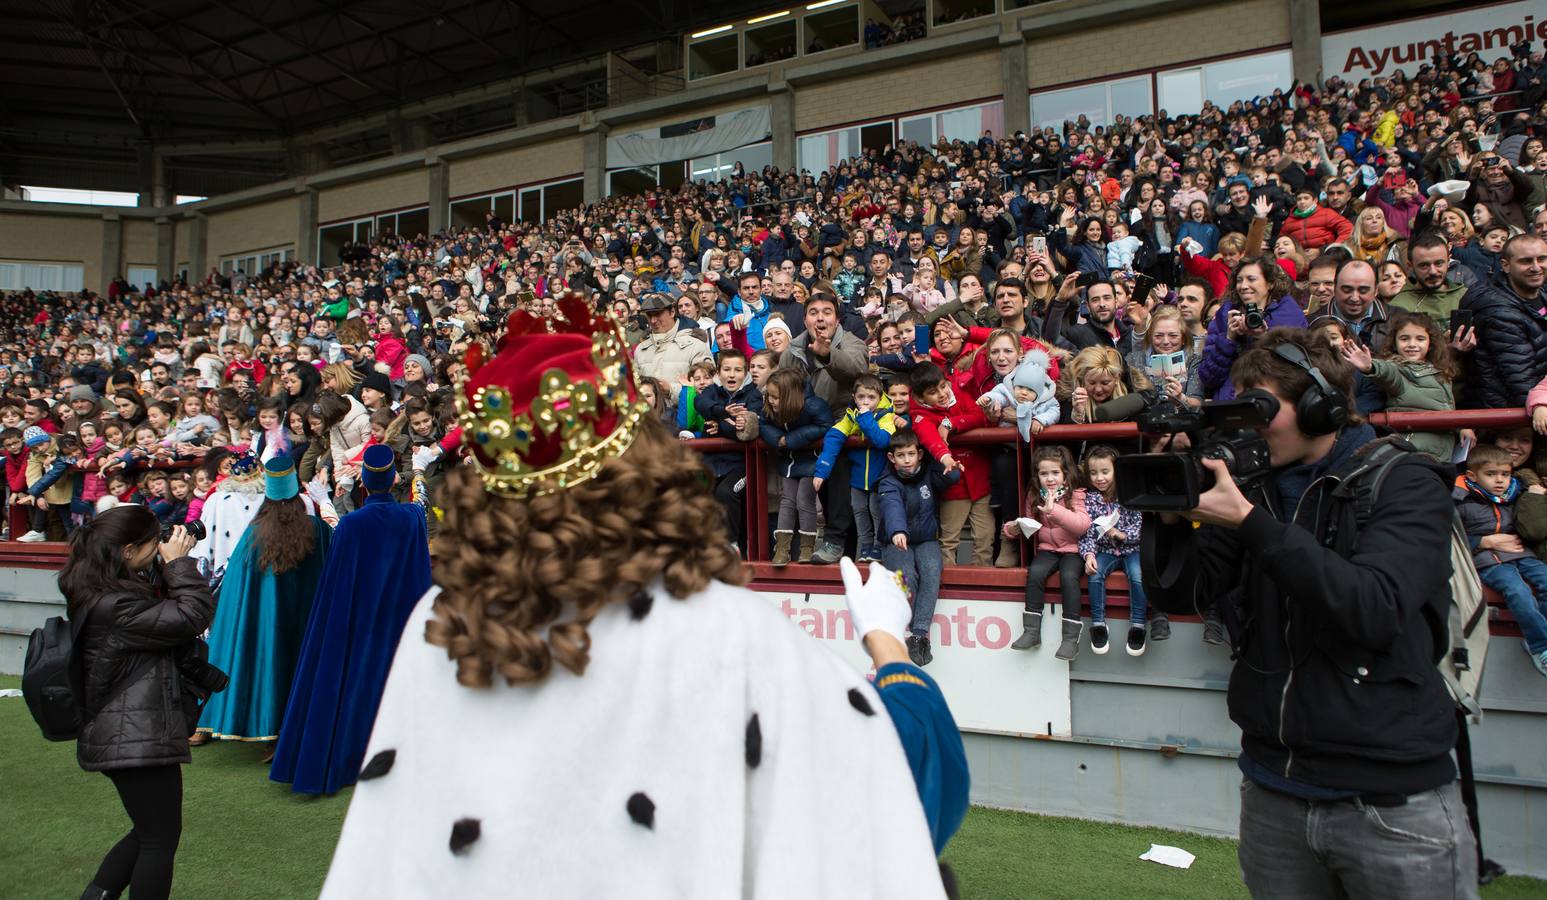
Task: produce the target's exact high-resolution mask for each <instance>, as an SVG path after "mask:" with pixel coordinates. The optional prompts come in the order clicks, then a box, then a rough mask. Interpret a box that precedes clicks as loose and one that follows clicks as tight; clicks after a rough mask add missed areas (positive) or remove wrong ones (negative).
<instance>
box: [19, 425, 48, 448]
mask: <svg viewBox="0 0 1547 900" xmlns="http://www.w3.org/2000/svg"><path fill="white" fill-rule="evenodd" d="M21 439H22V441H23V442H24V443H26V445H27V446H28V447H41V446H43V445H44V444H46V443H48V441H49V437H48V432H46V431H44V430H43V429H41V428H39V427H38V426H36V425H29V426H28V427H27V430H26V431H23V432H22V433H21Z"/></svg>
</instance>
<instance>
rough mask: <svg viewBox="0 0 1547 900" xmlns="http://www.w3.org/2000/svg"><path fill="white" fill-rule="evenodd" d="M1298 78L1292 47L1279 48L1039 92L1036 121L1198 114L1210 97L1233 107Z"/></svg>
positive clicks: (1103, 121)
mask: <svg viewBox="0 0 1547 900" xmlns="http://www.w3.org/2000/svg"><path fill="white" fill-rule="evenodd" d="M1293 81H1294V63H1293V60H1292V57H1291V54H1290V52H1289V51H1288V50H1274V51H1271V52H1268V53H1258V54H1253V55H1251V56H1239V57H1235V58H1233V59H1226V60H1220V61H1218V62H1211V63H1203V64H1201V65H1195V66H1184V67H1182V68H1178V69H1167V70H1165V71H1159V72H1154V73H1152V74H1144V75H1136V76H1132V77H1129V78H1119V79H1115V80H1113V81H1105V82H1099V83H1096V84H1084V85H1080V86H1078V87H1071V88H1062V89H1059V90H1054V91H1043V92H1041V93H1037V94H1033V95H1032V97H1031V125H1032V127H1033V128H1043V127H1047V126H1052V127H1054V128H1057V127H1059V126H1061V125H1063V123H1064V122H1074V121H1078V120H1079V119H1080V117H1081V116H1084V117H1085V119H1086V121H1088V122H1089V123H1090V125H1092V126H1097V125H1100V126H1106V125H1110V124H1112V120H1113V119H1114V118H1115V117H1117V116H1147V115H1151V114H1153V113H1154V112H1155V111H1156V109H1157V108H1158V109H1161V110H1164V111H1165V112H1166V114H1167V115H1170V116H1180V115H1194V114H1196V113H1198V112H1199V111H1201V110H1202V109H1203V104H1204V102H1205V101H1208V102H1211V103H1213V104H1214V105H1215V106H1221V107H1228V106H1229V105H1230V104H1232V103H1234V102H1236V101H1237V100H1250V99H1252V98H1253V97H1259V96H1262V95H1264V94H1271V93H1272V92H1273V91H1274V90H1276V89H1279V88H1288V87H1289V86H1290V84H1292V83H1293Z"/></svg>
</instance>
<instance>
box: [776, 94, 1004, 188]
mask: <svg viewBox="0 0 1547 900" xmlns="http://www.w3.org/2000/svg"><path fill="white" fill-rule="evenodd" d="M985 132H989V133H992V134H993V136H994V137H995V138H999V137H1002V136H1003V134H1004V102H1003V101H1000V100H995V101H993V102H991V103H981V104H977V105H974V106H963V107H958V108H956V109H946V110H939V111H936V112H929V113H919V114H917V115H906V116H900V117H898V118H897V119H883V120H881V121H878V122H869V123H865V124H861V125H850V126H848V127H845V128H836V129H833V130H832V131H823V132H818V133H816V134H807V135H801V136H800V137H799V138H798V139H797V140H796V144H795V155H796V165H797V167H799V168H801V169H805V170H806V171H809V172H812V173H820V172H823V171H825V170H827V169H828V168H830V167H832V166H834V165H837V164H838V162H839V161H841V160H845V159H850V158H852V157H855V156H859V155H860V154H862V153H863V152H865V151H867V150H877V151H879V150H884V149H885V148H886V147H887V146H888V145H890V144H892V143H894V142H895V141H896V140H897V139H898V137H897V136H898V135H899V134H900V135H901V139H902V140H905V141H917V142H918V143H920V144H923V145H924V146H931V145H934V144H936V143H938V142H940V141H942V140H944V141H975V140H977V139H978V138H980V137H982V136H983V134H984V133H985Z"/></svg>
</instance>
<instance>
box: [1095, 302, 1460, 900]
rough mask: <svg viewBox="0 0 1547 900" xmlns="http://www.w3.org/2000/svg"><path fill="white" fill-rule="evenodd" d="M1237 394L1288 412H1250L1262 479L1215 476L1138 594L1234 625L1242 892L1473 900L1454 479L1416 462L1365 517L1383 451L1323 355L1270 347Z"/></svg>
mask: <svg viewBox="0 0 1547 900" xmlns="http://www.w3.org/2000/svg"><path fill="white" fill-rule="evenodd" d="M1231 378H1232V380H1233V381H1234V382H1235V384H1236V386H1237V388H1238V389H1239V390H1241V391H1247V390H1249V389H1256V391H1262V392H1266V394H1268V395H1271V396H1272V398H1273V399H1274V400H1276V401H1277V403H1276V406H1277V409H1276V411H1275V410H1273V406H1274V405H1275V404H1274V403H1273V400H1269V399H1268V398H1267V397H1266V396H1262V395H1261V394H1258V393H1255V392H1254V394H1253V398H1254V399H1256V400H1260V401H1261V403H1262V405H1263V407H1264V408H1265V410H1266V412H1265V414H1264V416H1263V418H1265V419H1266V421H1267V424H1266V425H1265V427H1258V428H1257V431H1258V432H1259V433H1260V436H1261V439H1262V441H1261V442H1259V445H1260V443H1265V444H1266V450H1267V454H1268V465H1269V466H1270V467H1271V471H1267V472H1263V473H1262V477H1260V478H1248V479H1245V480H1246V483H1247V485H1248V487H1247V491H1246V493H1244V494H1243V492H1242V490H1241V487H1240V486H1238V485H1237V484H1236V482H1235V481H1234V480H1233V479H1232V477H1231V467H1230V466H1227V464H1226V463H1225V462H1224V461H1221V460H1219V459H1204V460H1203V461H1202V464H1203V466H1204V467H1205V468H1207V469H1208V470H1209V472H1210V473H1212V475H1213V476H1214V484H1213V486H1212V487H1208V488H1207V489H1206V490H1204V491H1203V492H1202V493H1201V494H1199V495H1198V502H1197V505H1196V508H1194V509H1191V510H1190V511H1189V512H1187V513H1186V514H1185V515H1186V518H1188V519H1191V520H1192V521H1191V522H1188V521H1185V520H1183V519H1182V518H1181V517H1180V516H1176V515H1165V514H1162V515H1161V516H1160V517H1159V519H1160V520H1159V521H1155V518H1156V517H1155V515H1154V514H1150V515H1147V516H1146V517H1147V518H1149V519H1151V521H1148V522H1146V523H1145V525H1144V529H1145V534H1146V536H1147V537H1150V536H1153V537H1152V541H1153V543H1150V542H1147V543H1150V545H1149V546H1147V547H1146V550H1147V551H1148V556H1149V558H1147V559H1146V567H1147V570H1146V571H1145V573H1144V578H1145V585H1144V586H1145V590H1146V593H1148V594H1149V596H1150V598H1151V602H1152V603H1154V604H1155V605H1156V606H1159V607H1161V608H1163V609H1165V610H1167V611H1168V612H1172V613H1193V612H1195V611H1197V610H1198V609H1200V608H1205V607H1207V606H1208V605H1209V604H1211V603H1213V602H1214V601H1216V600H1217V601H1218V602H1219V603H1220V605H1221V607H1224V608H1225V609H1223V613H1224V617H1225V620H1226V623H1227V625H1228V626H1229V630H1230V640H1231V645H1232V647H1233V648H1234V658H1235V660H1236V665H1235V668H1234V670H1233V671H1232V672H1231V675H1230V687H1229V695H1228V697H1229V707H1230V718H1231V719H1232V720H1233V721H1234V722H1235V723H1236V724H1237V725H1238V726H1240V728H1241V755H1240V759H1239V762H1240V768H1241V772H1242V774H1243V776H1244V778H1243V779H1242V782H1241V823H1240V831H1241V843H1240V850H1239V855H1240V863H1241V871H1242V874H1243V876H1244V878H1245V881H1246V886H1247V888H1248V889H1249V890H1250V891H1251V893H1252V896H1253V897H1255V898H1259V900H1261V898H1266V897H1285V898H1304V897H1355V898H1358V897H1368V898H1387V897H1403V898H1407V900H1411V898H1429V897H1433V898H1439V897H1446V898H1449V897H1475V896H1477V864H1476V845H1475V842H1474V839H1473V836H1472V832H1471V831H1470V829H1469V826H1468V822H1467V819H1466V812H1465V809H1464V807H1463V805H1462V798H1461V791H1460V789H1459V786H1458V785H1457V783H1456V766H1455V764H1454V763H1453V762H1452V760H1451V756H1450V752H1451V749H1452V748H1453V747H1454V746H1455V743H1456V737H1457V724H1456V716H1455V709H1456V707H1455V704H1454V702H1453V701H1452V700H1451V698H1450V695H1449V694H1448V693H1447V690H1446V687H1445V683H1444V681H1443V680H1442V678H1441V676H1440V674H1439V672H1438V670H1437V669H1436V667H1435V664H1436V660H1437V659H1439V657H1440V653H1441V648H1442V647H1444V646H1446V643H1445V634H1446V632H1445V623H1446V621H1447V616H1448V612H1449V608H1450V593H1449V578H1450V575H1451V571H1450V568H1451V567H1450V530H1449V529H1450V523H1451V517H1452V514H1453V511H1452V508H1451V502H1450V497H1449V485H1448V478H1447V475H1446V473H1445V471H1444V470H1443V469H1442V468H1441V467H1440V466H1439V465H1438V464H1436V463H1434V462H1433V461H1432V460H1428V459H1427V458H1426V457H1423V456H1421V455H1420V454H1417V453H1409V454H1406V457H1407V458H1404V459H1402V460H1400V463H1401V464H1400V465H1394V466H1392V467H1391V468H1390V470H1389V472H1388V473H1387V476H1386V478H1385V481H1384V483H1383V484H1382V485H1381V486H1380V487H1379V490H1378V491H1374V492H1373V499H1372V500H1369V502H1370V504H1371V505H1369V506H1367V507H1364V511H1362V512H1361V511H1360V507H1359V504H1358V503H1357V502H1356V501H1355V499H1354V497H1353V496H1351V495H1350V492H1351V491H1352V487H1353V486H1354V485H1356V484H1359V483H1360V480H1359V479H1357V478H1353V479H1351V478H1350V477H1349V476H1350V475H1351V474H1352V473H1353V472H1355V470H1357V469H1358V468H1359V467H1360V466H1361V465H1364V464H1365V463H1366V461H1367V459H1368V452H1369V451H1370V450H1371V449H1372V442H1374V441H1375V439H1376V438H1375V432H1374V430H1373V429H1372V428H1371V427H1370V426H1369V425H1367V424H1364V423H1363V422H1362V421H1360V419H1359V417H1358V415H1357V414H1356V413H1354V412H1353V411H1352V410H1351V409H1350V405H1349V400H1348V398H1349V396H1350V394H1351V386H1352V375H1351V372H1350V370H1349V369H1348V368H1347V367H1346V366H1345V365H1344V363H1343V362H1342V361H1341V360H1340V359H1339V358H1338V356H1337V354H1336V353H1334V352H1333V350H1332V348H1331V346H1330V345H1329V344H1328V343H1327V342H1326V340H1325V339H1324V338H1322V337H1320V336H1315V335H1311V334H1308V333H1307V332H1305V331H1302V330H1299V329H1287V328H1280V329H1274V330H1272V331H1270V332H1268V333H1267V334H1266V335H1264V336H1263V337H1262V338H1261V339H1260V340H1259V341H1258V342H1257V345H1256V346H1255V347H1254V348H1253V349H1251V350H1250V351H1247V352H1246V353H1244V354H1242V356H1241V357H1240V358H1239V359H1238V360H1237V361H1236V363H1235V365H1234V367H1233V369H1232V371H1231ZM1259 421H1260V420H1259ZM1252 440H1255V438H1252V437H1250V436H1248V437H1247V438H1246V441H1245V442H1243V443H1246V442H1250V441H1252ZM1206 455H1207V453H1205V456H1206ZM1243 455H1247V456H1249V455H1250V454H1241V453H1237V454H1236V459H1237V460H1240V459H1241V458H1242V456H1243ZM1236 468H1237V470H1238V471H1239V469H1240V468H1241V466H1239V465H1237V466H1236ZM1371 480H1373V479H1371ZM1120 481H1121V479H1120ZM1340 488H1344V491H1343V492H1340V490H1339V489H1340ZM1248 495H1250V496H1248ZM1365 497H1366V499H1367V500H1368V499H1369V495H1368V494H1367V495H1365ZM1151 508H1155V507H1151ZM1193 523H1198V525H1199V526H1201V527H1197V528H1196V529H1195V528H1194V524H1193ZM1334 548H1337V549H1334ZM1338 551H1342V552H1341V553H1340V552H1338ZM1152 562H1153V564H1154V565H1153V566H1151V563H1152ZM1152 585H1153V587H1152Z"/></svg>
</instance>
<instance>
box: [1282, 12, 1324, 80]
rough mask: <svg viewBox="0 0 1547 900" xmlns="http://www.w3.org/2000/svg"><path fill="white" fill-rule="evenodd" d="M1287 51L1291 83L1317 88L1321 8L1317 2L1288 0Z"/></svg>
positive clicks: (1319, 76) (1319, 60) (1319, 59)
mask: <svg viewBox="0 0 1547 900" xmlns="http://www.w3.org/2000/svg"><path fill="white" fill-rule="evenodd" d="M1289 52H1290V54H1291V55H1292V57H1293V60H1294V73H1295V80H1296V81H1298V82H1300V83H1301V84H1309V85H1312V86H1314V87H1320V86H1321V5H1320V4H1319V2H1318V0H1289Z"/></svg>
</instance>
